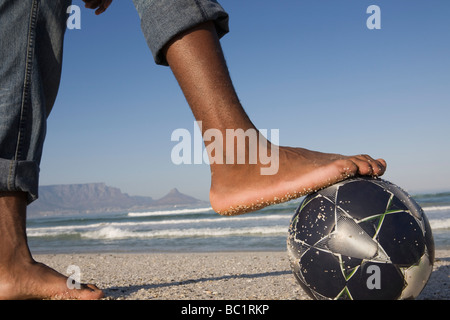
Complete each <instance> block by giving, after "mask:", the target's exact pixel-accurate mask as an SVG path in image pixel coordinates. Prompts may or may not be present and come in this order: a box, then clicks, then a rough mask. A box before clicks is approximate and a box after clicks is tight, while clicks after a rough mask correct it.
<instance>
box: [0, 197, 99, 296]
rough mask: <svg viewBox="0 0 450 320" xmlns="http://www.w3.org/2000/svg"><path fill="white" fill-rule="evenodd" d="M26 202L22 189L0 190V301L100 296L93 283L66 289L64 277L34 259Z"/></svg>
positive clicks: (65, 278)
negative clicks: (29, 245)
mask: <svg viewBox="0 0 450 320" xmlns="http://www.w3.org/2000/svg"><path fill="white" fill-rule="evenodd" d="M26 205H27V202H26V195H25V193H23V192H1V193H0V235H1V241H0V300H25V299H80V300H93V299H100V298H102V297H103V293H102V291H101V290H99V289H98V288H96V287H95V286H93V285H81V287H80V289H76V288H75V289H69V286H68V285H67V279H68V278H67V277H65V276H63V275H62V274H60V273H58V272H56V271H55V270H53V269H51V268H50V267H48V266H46V265H44V264H42V263H38V262H36V261H34V259H33V258H32V256H31V253H30V251H29V248H28V243H27V236H26V227H25V226H26V223H25V220H26Z"/></svg>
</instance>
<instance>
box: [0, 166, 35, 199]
mask: <svg viewBox="0 0 450 320" xmlns="http://www.w3.org/2000/svg"><path fill="white" fill-rule="evenodd" d="M0 173H1V174H0V191H22V192H26V193H27V196H28V197H27V198H28V199H27V200H28V204H30V203H31V202H33V201H34V200H36V199H37V198H38V189H39V165H38V164H37V163H36V162H34V161H14V160H6V159H0Z"/></svg>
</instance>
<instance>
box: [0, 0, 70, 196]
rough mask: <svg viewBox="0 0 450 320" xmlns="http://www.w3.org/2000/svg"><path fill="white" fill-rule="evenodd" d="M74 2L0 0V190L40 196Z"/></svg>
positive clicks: (68, 0)
mask: <svg viewBox="0 0 450 320" xmlns="http://www.w3.org/2000/svg"><path fill="white" fill-rule="evenodd" d="M70 4H71V0H58V1H55V0H0V191H24V192H27V193H28V202H31V201H33V200H35V199H36V198H37V197H38V181H39V164H40V160H41V155H42V146H43V143H44V137H45V131H46V119H47V116H48V114H49V113H50V110H51V109H52V106H53V103H54V102H55V99H56V94H57V91H58V87H59V82H60V76H61V62H62V47H63V37H64V32H65V29H66V20H67V13H66V11H67V7H68V6H69V5H70Z"/></svg>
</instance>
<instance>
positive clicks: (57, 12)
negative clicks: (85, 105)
mask: <svg viewBox="0 0 450 320" xmlns="http://www.w3.org/2000/svg"><path fill="white" fill-rule="evenodd" d="M69 4H70V1H63V0H60V1H54V0H41V1H38V0H13V1H11V0H0V43H1V44H2V46H1V47H0V61H1V63H0V299H27V298H30V299H54V298H71V299H95V298H99V297H101V296H102V292H101V291H100V290H98V289H96V288H94V287H87V286H83V288H82V289H80V290H69V289H68V287H67V283H66V282H67V278H66V277H65V276H63V275H61V274H59V273H57V272H56V271H54V270H53V269H51V268H49V267H47V266H45V265H43V264H40V263H37V262H35V261H34V260H33V258H32V256H31V253H30V251H29V249H28V242H27V236H26V206H27V204H28V203H30V202H31V201H33V200H35V199H36V198H37V190H38V175H39V162H40V158H41V152H42V145H43V140H44V136H45V125H46V117H47V115H48V113H49V112H50V110H51V107H52V106H53V103H54V100H55V98H56V93H57V91H58V85H59V79H60V71H61V59H62V41H63V33H64V30H65V19H66V18H67V15H66V10H67V6H68V5H69Z"/></svg>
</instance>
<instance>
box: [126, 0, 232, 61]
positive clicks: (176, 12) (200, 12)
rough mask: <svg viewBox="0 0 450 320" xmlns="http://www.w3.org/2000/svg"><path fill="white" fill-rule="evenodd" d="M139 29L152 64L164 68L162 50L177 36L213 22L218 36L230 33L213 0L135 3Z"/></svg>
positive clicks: (222, 10)
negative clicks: (151, 56) (152, 61)
mask: <svg viewBox="0 0 450 320" xmlns="http://www.w3.org/2000/svg"><path fill="white" fill-rule="evenodd" d="M134 4H135V6H136V9H137V11H138V13H139V17H140V18H141V28H142V32H143V33H144V36H145V38H146V40H147V44H148V46H149V48H150V50H151V51H152V54H153V58H154V59H155V62H156V63H157V64H160V65H165V66H167V65H168V63H167V60H166V57H165V56H164V54H163V53H162V49H163V48H164V46H165V45H166V44H167V43H168V42H169V41H170V40H171V39H172V38H173V37H175V36H176V35H178V34H179V33H181V32H184V31H186V30H188V29H190V28H193V27H195V26H196V25H198V24H201V23H204V22H207V21H213V22H214V23H215V26H216V30H217V34H218V36H219V37H223V36H224V35H225V34H226V33H228V31H229V27H228V14H227V13H226V12H225V10H224V9H223V8H222V7H221V6H220V4H219V3H217V2H216V1H214V0H134Z"/></svg>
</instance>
